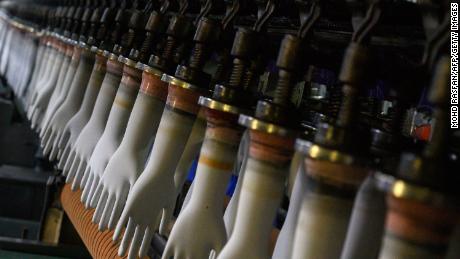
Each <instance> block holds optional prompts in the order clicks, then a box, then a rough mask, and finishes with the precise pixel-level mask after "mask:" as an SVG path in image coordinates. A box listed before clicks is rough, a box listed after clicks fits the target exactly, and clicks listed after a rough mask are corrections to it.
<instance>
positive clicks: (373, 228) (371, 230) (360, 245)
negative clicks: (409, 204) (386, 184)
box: [340, 174, 387, 259]
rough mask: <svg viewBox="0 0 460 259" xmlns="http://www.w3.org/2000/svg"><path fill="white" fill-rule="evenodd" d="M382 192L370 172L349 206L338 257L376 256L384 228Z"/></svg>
mask: <svg viewBox="0 0 460 259" xmlns="http://www.w3.org/2000/svg"><path fill="white" fill-rule="evenodd" d="M386 214H387V205H386V199H385V193H384V192H383V191H382V190H380V189H378V187H377V185H376V179H375V175H374V174H370V175H369V176H368V177H367V178H366V180H365V181H364V182H363V183H362V184H361V186H360V187H359V190H358V193H357V195H356V198H355V202H354V205H353V212H352V214H351V219H350V223H349V225H348V230H347V236H346V238H345V243H344V245H343V250H342V254H341V256H340V258H341V259H352V258H377V257H378V254H379V252H380V248H381V245H382V238H383V236H384V231H385V218H386Z"/></svg>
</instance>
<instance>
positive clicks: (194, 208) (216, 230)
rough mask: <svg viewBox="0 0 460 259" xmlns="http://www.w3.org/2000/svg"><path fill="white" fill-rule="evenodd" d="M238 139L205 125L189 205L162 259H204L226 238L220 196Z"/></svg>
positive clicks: (226, 132) (222, 203) (222, 201)
mask: <svg viewBox="0 0 460 259" xmlns="http://www.w3.org/2000/svg"><path fill="white" fill-rule="evenodd" d="M229 133H230V134H229ZM239 138H240V134H238V132H237V131H236V130H232V129H229V128H220V127H213V126H208V129H207V131H206V138H205V141H204V143H203V146H202V148H201V152H200V159H199V162H198V167H197V172H196V177H195V180H194V189H193V192H192V194H191V199H190V202H189V204H188V205H187V206H186V207H185V209H184V211H182V212H181V214H180V215H179V218H178V219H177V221H176V223H175V225H174V228H173V230H172V232H171V235H170V237H169V239H168V243H167V245H166V248H165V252H164V254H163V257H162V258H163V259H168V258H170V257H171V256H173V255H174V258H177V259H180V258H190V259H199V258H208V257H209V254H210V252H211V250H213V251H215V252H216V253H217V254H218V253H219V252H220V250H221V248H222V247H223V245H224V244H225V242H226V239H227V235H226V231H225V225H224V221H223V207H224V196H225V191H226V187H227V184H228V181H229V179H230V176H231V171H232V168H233V164H234V160H235V159H236V154H237V144H238V141H239ZM221 140H222V141H221Z"/></svg>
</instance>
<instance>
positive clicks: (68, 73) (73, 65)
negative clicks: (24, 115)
mask: <svg viewBox="0 0 460 259" xmlns="http://www.w3.org/2000/svg"><path fill="white" fill-rule="evenodd" d="M73 51H74V48H73V47H70V46H68V47H67V50H66V57H65V59H64V65H65V64H66V63H67V62H68V64H67V67H65V66H63V67H62V69H61V72H63V73H62V74H59V78H58V82H57V84H58V86H59V85H61V87H62V88H61V89H60V91H59V93H58V92H55V93H56V96H55V98H53V99H52V102H51V103H50V104H48V108H47V109H46V112H45V116H44V117H43V119H42V121H41V123H40V124H39V125H38V126H37V130H39V132H40V135H39V136H40V138H43V136H44V134H45V130H46V128H47V127H48V125H49V123H50V121H51V119H52V118H53V116H54V114H55V113H56V111H57V110H58V109H59V107H61V105H62V104H63V103H64V101H65V99H66V98H67V95H68V94H69V90H70V87H71V85H72V81H73V78H74V77H75V72H76V71H77V68H78V63H79V60H78V59H72V56H73ZM53 94H54V93H53Z"/></svg>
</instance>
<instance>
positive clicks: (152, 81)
mask: <svg viewBox="0 0 460 259" xmlns="http://www.w3.org/2000/svg"><path fill="white" fill-rule="evenodd" d="M151 71H153V72H155V71H154V70H153V69H151V68H149V69H146V70H145V71H144V73H143V75H142V84H141V90H140V91H139V94H138V95H137V98H136V102H135V104H134V107H133V111H132V113H131V116H130V118H129V121H128V126H127V128H126V133H125V136H124V138H123V140H122V142H121V144H120V147H119V148H118V149H117V151H116V152H115V153H114V154H113V156H112V158H111V159H110V161H109V163H108V165H107V167H106V169H105V171H104V173H103V174H102V177H101V179H100V175H98V174H89V179H88V180H87V181H86V186H85V188H84V192H83V197H85V198H84V199H86V200H88V201H90V200H92V202H91V206H94V207H95V206H96V205H97V208H96V213H95V214H94V222H95V223H98V224H99V229H101V230H103V229H106V228H107V227H108V228H109V229H111V230H112V229H114V228H115V226H116V224H117V222H118V219H119V218H120V214H121V212H122V210H123V206H124V205H125V202H126V198H127V196H128V191H129V190H130V189H131V187H132V186H133V185H134V183H135V182H136V180H137V178H138V177H139V175H140V173H141V172H142V170H144V166H145V164H146V160H147V155H148V151H149V148H150V146H151V143H152V142H153V138H154V137H155V135H156V132H157V129H158V125H159V124H160V119H161V115H162V113H163V108H164V105H165V102H166V96H167V94H168V88H167V84H166V83H164V82H162V81H161V80H160V75H161V74H158V73H157V72H155V73H151ZM87 193H89V195H88V194H87ZM86 196H87V198H86ZM101 197H102V198H103V199H101ZM104 200H107V201H108V202H104ZM98 203H100V206H99V205H98Z"/></svg>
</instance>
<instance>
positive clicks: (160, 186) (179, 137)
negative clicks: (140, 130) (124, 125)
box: [98, 97, 195, 258]
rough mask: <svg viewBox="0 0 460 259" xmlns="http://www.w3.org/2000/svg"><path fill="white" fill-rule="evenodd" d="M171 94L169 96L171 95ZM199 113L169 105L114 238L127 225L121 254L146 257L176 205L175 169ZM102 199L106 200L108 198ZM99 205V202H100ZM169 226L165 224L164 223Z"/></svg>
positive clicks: (120, 250)
mask: <svg viewBox="0 0 460 259" xmlns="http://www.w3.org/2000/svg"><path fill="white" fill-rule="evenodd" d="M168 98H169V97H168ZM194 120H195V116H192V115H189V114H185V113H184V112H176V111H173V110H171V108H169V106H168V107H166V108H165V109H164V111H163V115H162V117H161V122H160V126H159V128H158V133H157V135H156V137H155V143H154V145H153V149H152V152H151V154H150V158H149V161H148V163H147V166H146V168H145V170H144V171H143V172H142V174H141V176H140V177H139V178H138V180H137V181H136V183H135V184H134V186H133V188H132V190H131V191H130V192H129V195H128V199H127V202H126V206H125V208H124V209H123V213H122V215H121V217H120V220H119V221H118V224H117V227H116V229H115V233H114V240H118V238H119V237H120V234H121V231H122V230H123V227H124V226H125V225H126V224H128V225H127V228H126V231H125V233H124V236H123V240H122V242H121V245H120V249H119V255H120V256H122V255H124V254H125V253H126V250H127V249H128V246H129V243H130V242H131V246H130V249H129V255H128V258H135V257H136V256H137V255H139V257H141V258H142V257H143V256H144V255H145V254H146V252H147V249H148V247H149V246H150V242H151V240H152V237H153V234H154V232H155V231H156V229H157V226H158V222H159V221H160V217H161V215H162V212H163V213H164V214H165V215H164V217H165V218H169V217H170V216H169V215H171V214H172V210H173V209H174V203H175V197H174V193H175V186H174V169H175V168H176V165H177V161H178V160H179V158H180V157H181V155H182V152H183V150H184V147H185V144H186V142H187V139H188V137H189V135H190V132H191V130H192V126H193V122H194ZM101 202H103V203H105V202H106V201H105V200H104V199H102V200H101ZM98 206H99V205H98ZM160 228H161V229H163V228H166V226H165V225H162V226H160Z"/></svg>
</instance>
